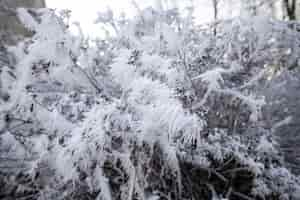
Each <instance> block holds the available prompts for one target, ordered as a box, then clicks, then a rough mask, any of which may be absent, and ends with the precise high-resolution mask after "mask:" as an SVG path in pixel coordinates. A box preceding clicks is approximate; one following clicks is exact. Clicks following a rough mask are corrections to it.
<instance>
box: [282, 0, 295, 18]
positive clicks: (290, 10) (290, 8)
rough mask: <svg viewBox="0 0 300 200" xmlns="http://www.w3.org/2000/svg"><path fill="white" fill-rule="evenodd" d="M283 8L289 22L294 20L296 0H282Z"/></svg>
mask: <svg viewBox="0 0 300 200" xmlns="http://www.w3.org/2000/svg"><path fill="white" fill-rule="evenodd" d="M284 7H285V9H286V13H287V16H288V19H289V20H296V0H291V1H290V0H284Z"/></svg>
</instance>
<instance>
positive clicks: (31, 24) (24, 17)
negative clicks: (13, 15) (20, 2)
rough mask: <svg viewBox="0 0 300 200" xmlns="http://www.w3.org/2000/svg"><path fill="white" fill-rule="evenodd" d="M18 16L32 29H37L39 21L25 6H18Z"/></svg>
mask: <svg viewBox="0 0 300 200" xmlns="http://www.w3.org/2000/svg"><path fill="white" fill-rule="evenodd" d="M17 12H18V17H19V19H20V20H21V22H22V23H23V24H24V25H25V26H26V28H28V29H30V30H35V29H36V28H37V27H38V23H37V22H36V21H35V19H34V18H33V17H32V16H31V15H30V14H29V13H28V12H27V10H26V9H25V8H18V9H17Z"/></svg>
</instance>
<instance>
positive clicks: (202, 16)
mask: <svg viewBox="0 0 300 200" xmlns="http://www.w3.org/2000/svg"><path fill="white" fill-rule="evenodd" d="M157 1H159V0H136V2H137V4H138V5H139V7H140V8H145V7H149V6H152V7H155V6H156V4H157ZM164 2H165V4H164V6H165V7H168V8H171V7H174V6H176V7H181V8H183V7H185V6H187V5H191V2H192V0H164ZM193 2H194V5H195V20H196V22H197V23H207V22H209V21H211V20H212V19H213V10H212V6H211V4H210V3H211V1H209V0H193ZM46 4H47V7H50V8H56V9H69V10H71V11H72V20H74V21H78V22H79V23H80V25H81V27H82V29H83V31H84V33H85V34H86V35H88V36H90V37H94V36H101V35H103V34H104V32H103V30H102V29H101V27H100V26H99V25H96V24H94V21H95V19H96V18H97V13H98V12H99V11H100V12H101V11H105V10H106V9H107V8H110V9H111V10H113V12H114V14H115V15H116V16H120V15H121V13H125V14H126V16H127V17H132V16H134V15H135V13H136V10H135V8H134V6H133V4H132V0H46Z"/></svg>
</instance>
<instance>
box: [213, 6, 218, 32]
mask: <svg viewBox="0 0 300 200" xmlns="http://www.w3.org/2000/svg"><path fill="white" fill-rule="evenodd" d="M212 3H213V8H214V35H217V20H218V0H212Z"/></svg>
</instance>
